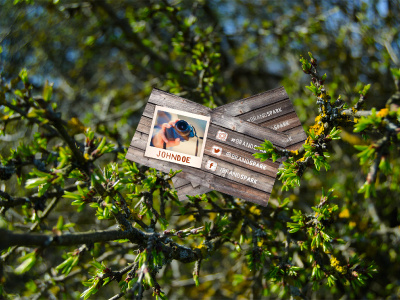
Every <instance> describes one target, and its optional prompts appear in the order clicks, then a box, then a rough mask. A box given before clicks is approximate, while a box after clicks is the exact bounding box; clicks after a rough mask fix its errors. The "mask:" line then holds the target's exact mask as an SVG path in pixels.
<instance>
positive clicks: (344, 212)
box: [339, 208, 350, 219]
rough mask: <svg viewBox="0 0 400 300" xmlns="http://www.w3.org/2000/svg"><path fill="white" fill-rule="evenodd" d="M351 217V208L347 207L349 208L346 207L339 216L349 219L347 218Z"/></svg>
mask: <svg viewBox="0 0 400 300" xmlns="http://www.w3.org/2000/svg"><path fill="white" fill-rule="evenodd" d="M349 217H350V212H349V210H348V209H347V208H345V209H344V210H342V211H341V212H340V214H339V218H342V219H347V218H349Z"/></svg>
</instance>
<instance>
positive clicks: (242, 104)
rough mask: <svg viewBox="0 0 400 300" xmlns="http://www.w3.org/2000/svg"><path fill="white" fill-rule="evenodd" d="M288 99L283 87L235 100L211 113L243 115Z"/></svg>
mask: <svg viewBox="0 0 400 300" xmlns="http://www.w3.org/2000/svg"><path fill="white" fill-rule="evenodd" d="M285 99H289V96H288V94H287V93H286V91H285V89H284V87H283V86H281V87H278V88H276V89H272V90H269V91H266V92H263V93H260V94H257V95H254V96H251V97H248V98H245V99H241V100H237V101H235V102H231V103H228V104H225V105H222V106H220V107H217V108H215V109H213V112H220V113H223V114H228V115H231V116H238V115H241V114H243V113H246V112H249V111H252V110H254V109H258V108H260V107H263V106H266V105H270V104H273V103H275V102H278V101H282V100H285Z"/></svg>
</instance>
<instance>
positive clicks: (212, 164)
mask: <svg viewBox="0 0 400 300" xmlns="http://www.w3.org/2000/svg"><path fill="white" fill-rule="evenodd" d="M206 169H207V170H210V171H215V170H216V169H217V163H216V162H215V161H213V160H209V161H207V163H206Z"/></svg>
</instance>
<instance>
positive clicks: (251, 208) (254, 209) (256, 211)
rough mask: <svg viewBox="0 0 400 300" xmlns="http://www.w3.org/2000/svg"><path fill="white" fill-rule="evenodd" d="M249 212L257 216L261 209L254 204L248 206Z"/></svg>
mask: <svg viewBox="0 0 400 300" xmlns="http://www.w3.org/2000/svg"><path fill="white" fill-rule="evenodd" d="M250 212H251V213H252V214H255V215H257V216H259V215H261V210H260V209H259V208H257V206H255V205H254V206H252V207H250Z"/></svg>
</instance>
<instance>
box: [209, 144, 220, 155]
mask: <svg viewBox="0 0 400 300" xmlns="http://www.w3.org/2000/svg"><path fill="white" fill-rule="evenodd" d="M211 152H212V153H213V154H214V155H216V156H221V154H222V148H221V147H218V146H215V145H214V146H212V148H211Z"/></svg>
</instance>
